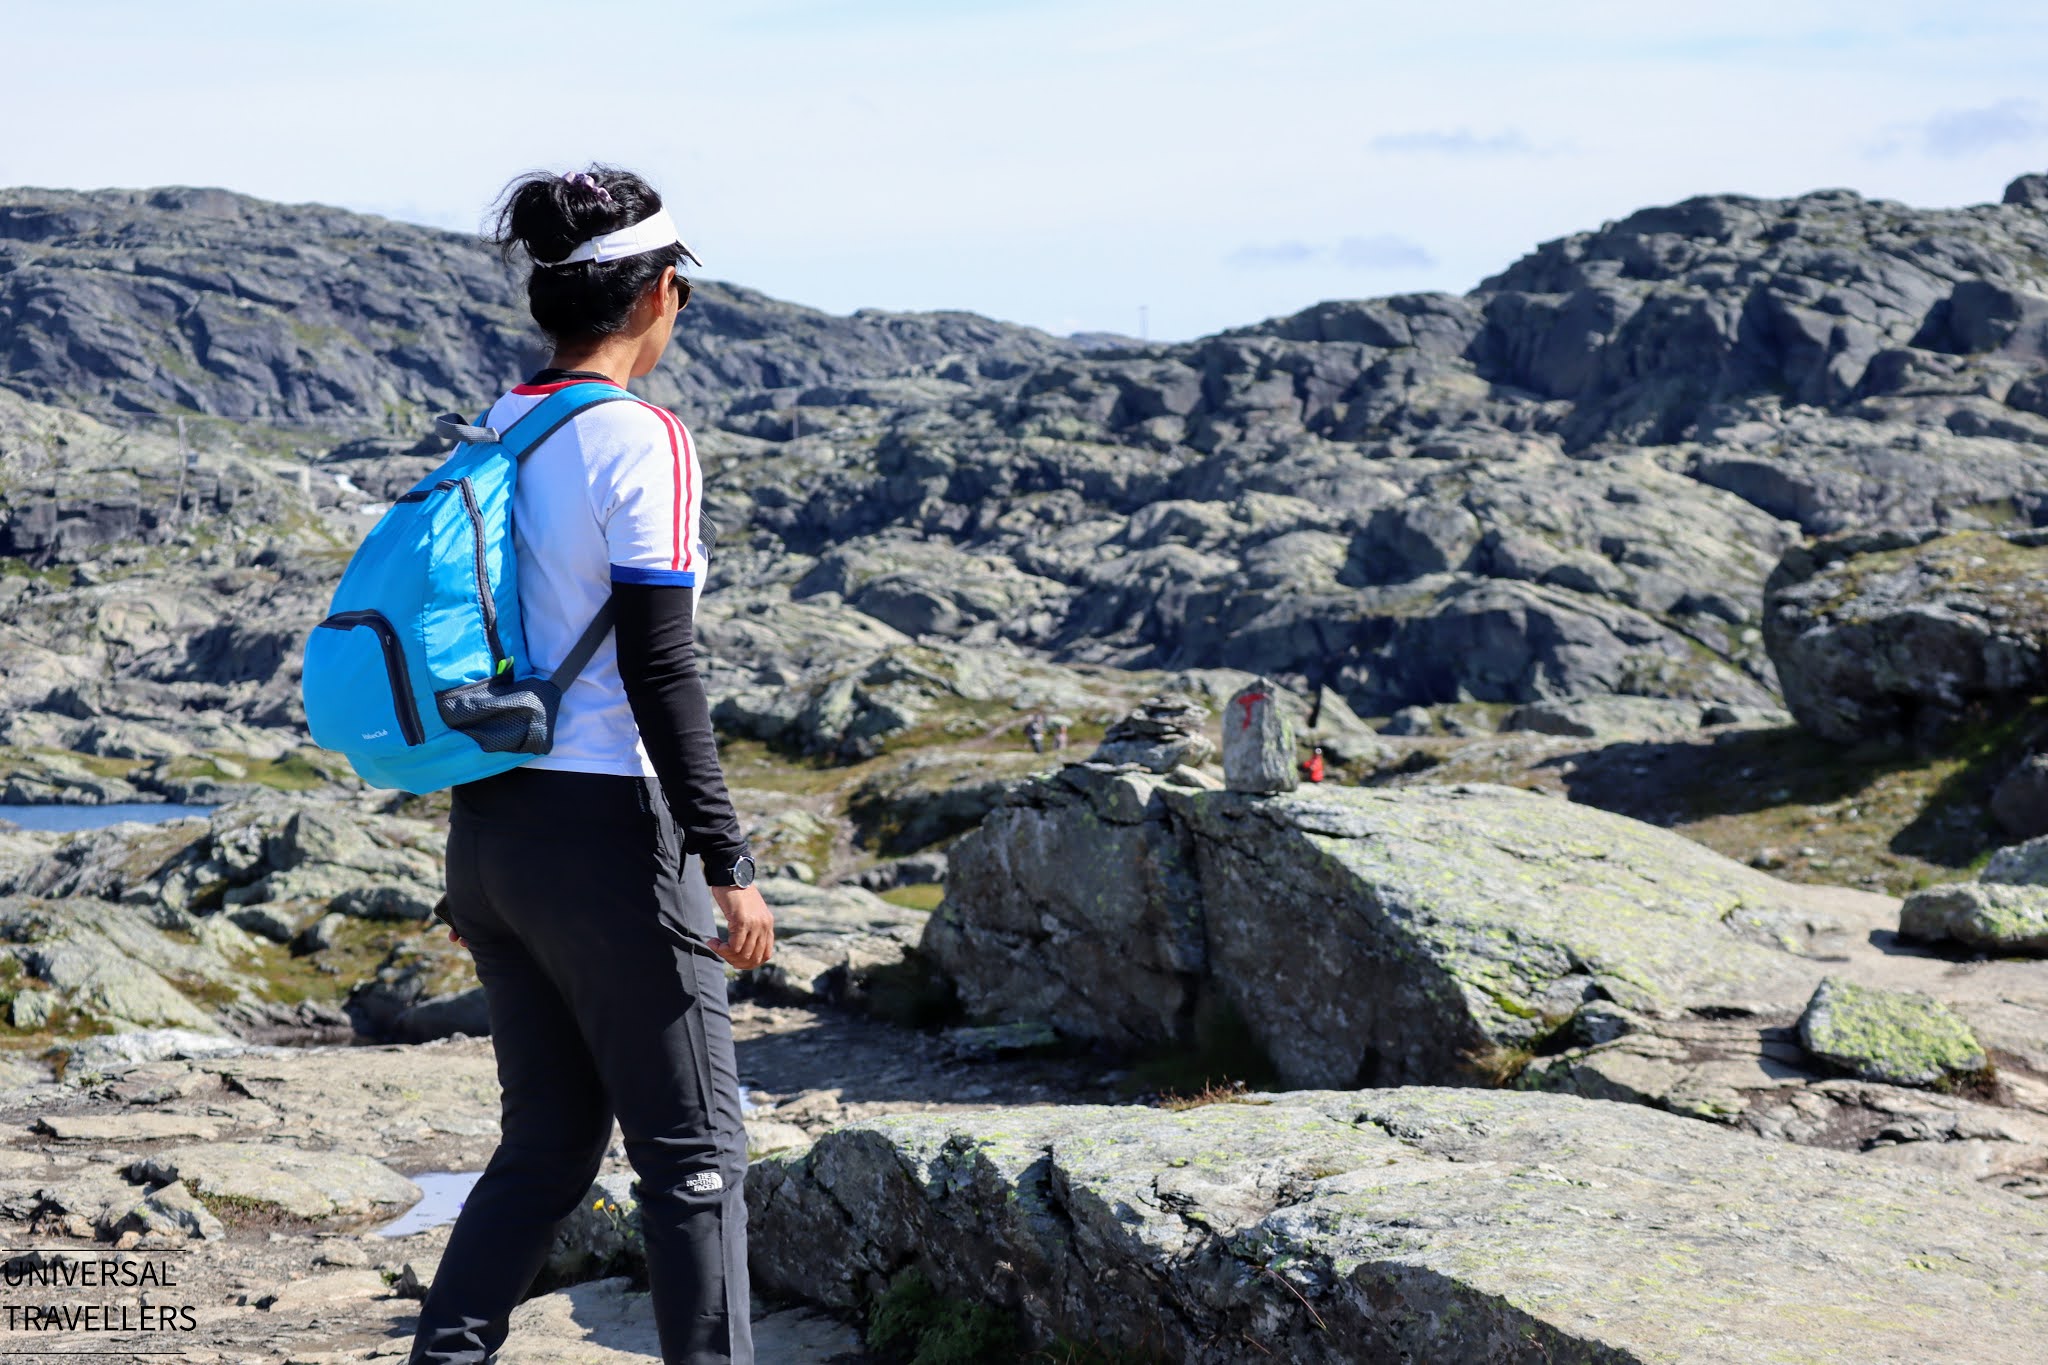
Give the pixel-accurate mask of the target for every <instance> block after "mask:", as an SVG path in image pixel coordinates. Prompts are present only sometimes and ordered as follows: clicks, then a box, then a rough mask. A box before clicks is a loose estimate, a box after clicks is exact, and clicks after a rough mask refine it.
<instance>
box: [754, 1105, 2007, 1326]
mask: <svg viewBox="0 0 2048 1365" xmlns="http://www.w3.org/2000/svg"><path fill="white" fill-rule="evenodd" d="M748 1207H749V1228H750V1239H751V1243H752V1246H753V1254H754V1270H755V1283H756V1284H757V1286H758V1287H759V1288H760V1289H761V1290H762V1291H764V1292H766V1293H771V1294H784V1295H791V1296H795V1297H797V1298H800V1299H802V1300H805V1301H808V1302H811V1303H815V1304H821V1305H825V1306H829V1307H834V1308H840V1309H846V1308H851V1307H853V1306H855V1305H856V1304H859V1303H863V1302H866V1301H868V1299H869V1297H870V1296H871V1295H873V1294H875V1293H877V1292H879V1290H880V1289H881V1288H882V1287H883V1286H884V1285H885V1284H886V1283H888V1282H889V1280H890V1278H891V1277H892V1276H894V1275H896V1274H898V1273H900V1272H902V1271H903V1270H906V1269H914V1270H916V1271H917V1272H918V1273H920V1274H922V1275H923V1276H924V1277H925V1278H926V1279H927V1280H928V1281H929V1282H930V1283H931V1284H932V1285H933V1286H934V1287H935V1288H936V1289H937V1291H938V1292H939V1293H940V1294H942V1295H946V1296H951V1297H958V1298H965V1299H967V1300H969V1301H974V1302H987V1303H990V1304H992V1305H994V1306H999V1307H1000V1308H1001V1309H1002V1310H1004V1311H1007V1312H1010V1313H1013V1314H1015V1315H1016V1316H1017V1317H1018V1319H1020V1320H1021V1323H1022V1327H1023V1331H1024V1334H1025V1336H1026V1339H1027V1341H1028V1342H1029V1343H1032V1344H1037V1345H1046V1344H1049V1343H1050V1342H1051V1341H1052V1339H1053V1338H1054V1337H1056V1336H1065V1337H1068V1338H1072V1339H1076V1340H1087V1341H1091V1342H1095V1343H1098V1345H1099V1347H1100V1348H1101V1349H1105V1350H1109V1351H1119V1350H1121V1351H1132V1352H1134V1351H1141V1350H1142V1351H1149V1352H1155V1353H1161V1354H1164V1355H1165V1356H1166V1357H1168V1358H1171V1359H1186V1360H1203V1361H1216V1362H1219V1365H1225V1363H1233V1362H1253V1361H1264V1360H1269V1359H1273V1358H1284V1359H1290V1360H1299V1361H1327V1362H1333V1363H1334V1362H1339V1361H1355V1360H1361V1359H1373V1360H1378V1359H1388V1360H1392V1359H1407V1360H1415V1361H1460V1362H1517V1363H1518V1365H1536V1362H1540V1361H1560V1360H1586V1361H1617V1362H1618V1361H1624V1360H1629V1361H1634V1360H1665V1359H1668V1360H1679V1359H1683V1360H1687V1361H1701V1362H1726V1363H1727V1365H1737V1363H1738V1362H1741V1363H1745V1365H1746V1362H1749V1361H1753V1360H1758V1359H1762V1358H1767V1357H1768V1356H1769V1355H1770V1354H1772V1353H1774V1352H1780V1353H1781V1352H1783V1351H1784V1350H1785V1349H1786V1343H1787V1342H1788V1340H1791V1339H1795V1338H1796V1341H1797V1346H1796V1350H1797V1351H1798V1352H1799V1353H1801V1354H1802V1355H1804V1356H1806V1357H1809V1358H1813V1359H1828V1358H1840V1359H1844V1360H1860V1359H1881V1358H1887V1357H1896V1358H1900V1359H1928V1360H1935V1359H1946V1358H1949V1357H1950V1356H1952V1355H1953V1354H1954V1350H1955V1343H1956V1342H1957V1341H1959V1340H1967V1341H1968V1342H1969V1343H1970V1344H1969V1348H1968V1349H1969V1352H1970V1355H1971V1358H1972V1359H1973V1360H1981V1361H1983V1362H1985V1363H1986V1365H2020V1363H2021V1362H2026V1361H2031V1360H2032V1359H2033V1358H2034V1357H2035V1355H2036V1354H2037V1353H2038V1346H2037V1343H2038V1341H2039V1339H2040V1335H2041V1333H2042V1332H2043V1331H2048V1318H2043V1317H2042V1311H2041V1309H2040V1307H2039V1304H2040V1303H2041V1302H2042V1299H2041V1297H2040V1295H2039V1294H2038V1293H2037V1292H2034V1290H2033V1288H2032V1287H2033V1286H2036V1285H2037V1284H2038V1285H2040V1286H2041V1287H2042V1288H2048V1272H2044V1268H2043V1266H2042V1263H2041V1260H2040V1257H2039V1256H2038V1255H2037V1254H2036V1253H2035V1251H2034V1250H2033V1249H2032V1248H2033V1242H2034V1241H2035V1239H2036V1238H2037V1236H2038V1233H2039V1232H2040V1230H2041V1228H2042V1226H2043V1219H2042V1214H2041V1212H2040V1210H2038V1209H2037V1208H2034V1207H2033V1206H2032V1205H2030V1204H2029V1203H2028V1202H2026V1201H2023V1200H2018V1199H2014V1198H2012V1197H2011V1196H2009V1195H2004V1194H2002V1193H1999V1192H1996V1191H1980V1190H1976V1189H1973V1188H1971V1187H1969V1186H1968V1185H1966V1184H1963V1183H1961V1182H1957V1181H1954V1180H1952V1179H1945V1178H1936V1177H1931V1176H1929V1175H1926V1174H1923V1173H1921V1172H1918V1171H1911V1170H1908V1169H1905V1168H1900V1167H1887V1166H1882V1165H1878V1164H1875V1163H1870V1162H1858V1161H1856V1160H1854V1159H1853V1158H1846V1157H1844V1156H1843V1155H1841V1154H1838V1153H1830V1152H1817V1151H1808V1150H1801V1149H1798V1148H1792V1147H1785V1146H1778V1145H1769V1144H1764V1143H1759V1142H1757V1141H1755V1140H1754V1139H1752V1138H1749V1137H1747V1136H1746V1135H1741V1134H1733V1133H1728V1132H1724V1131H1718V1130H1716V1129H1714V1128H1713V1127H1711V1126H1709V1125H1706V1124H1700V1123H1695V1122H1691V1121H1688V1120H1684V1119H1679V1118H1675V1117H1672V1116H1670V1115H1665V1114H1659V1113H1655V1112H1653V1111H1650V1110H1646V1109H1640V1108H1634V1107H1630V1106H1621V1105H1613V1104H1603V1103H1597V1102H1592V1101H1586V1100H1579V1099H1574V1098H1567V1097H1562V1096H1550V1095H1530V1094H1502V1093H1491V1094H1490V1093H1485V1092H1480V1091H1473V1090H1391V1091H1363V1092H1357V1093H1331V1092H1309V1093H1303V1094H1289V1095H1274V1096H1262V1097H1259V1098H1258V1099H1257V1100H1256V1101H1254V1102H1251V1103H1243V1104H1232V1103H1223V1104H1212V1105H1207V1106H1204V1107H1200V1108H1196V1109H1191V1110H1186V1111H1183V1112H1179V1113H1173V1112H1167V1111H1162V1110H1158V1109H1146V1108H1131V1109H1115V1108H1099V1107H1090V1106H1070V1107H1064V1108H1045V1109H1029V1108H1027V1109H1012V1110H1005V1111H1001V1112H1000V1113H991V1114H983V1115H975V1114H966V1115H959V1114H948V1115H899V1116H895V1117H891V1118H883V1119H873V1120H866V1121H860V1122H854V1123H850V1124H846V1125H843V1126H841V1127H840V1128H838V1129H836V1130H835V1131H833V1132H831V1133H829V1134H827V1135H826V1136H824V1137H823V1138H822V1139H821V1140H820V1141H819V1142H818V1143H817V1144H816V1145H815V1146H813V1147H812V1148H810V1149H809V1151H808V1152H806V1153H805V1154H804V1155H803V1156H801V1157H799V1158H796V1159H794V1160H777V1159H770V1160H768V1161H764V1162H761V1163H758V1164H757V1165H756V1166H755V1167H754V1168H753V1169H752V1170H751V1171H750V1172H749V1176H748ZM1844 1210H1850V1211H1853V1212H1852V1213H1851V1214H1850V1215H1849V1216H1845V1214H1844ZM1730 1227H1735V1228H1740V1229H1742V1230H1743V1231H1742V1232H1741V1233H1740V1234H1739V1235H1731V1234H1730V1233H1729V1232H1728V1229H1729V1228H1730ZM1937 1247H1940V1248H1946V1249H1947V1251H1946V1253H1945V1254H1944V1253H1939V1252H1936V1251H1935V1248H1937ZM1652 1264H1656V1265H1663V1266H1665V1267H1666V1268H1667V1272H1668V1273H1666V1274H1661V1275H1647V1276H1646V1275H1644V1274H1643V1273H1642V1268H1643V1267H1644V1266H1646V1265H1652ZM1900 1264H1916V1265H1919V1266H1920V1267H1921V1269H1920V1270H1919V1271H1917V1272H1916V1273H1914V1274H1913V1275H1910V1276H1901V1275H1899V1274H1898V1273H1897V1272H1896V1270H1895V1267H1896V1266H1898V1265H1900ZM1674 1267H1675V1268H1674ZM1871 1304H1883V1305H1884V1306H1885V1311H1883V1312H1881V1313H1873V1312H1872V1311H1870V1309H1869V1305H1871ZM1788 1320H1790V1321H1792V1322H1795V1323H1796V1324H1797V1325H1796V1327H1793V1328H1789V1329H1788V1327H1787V1326H1786V1323H1787V1321H1788Z"/></svg>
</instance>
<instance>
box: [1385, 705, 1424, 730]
mask: <svg viewBox="0 0 2048 1365" xmlns="http://www.w3.org/2000/svg"><path fill="white" fill-rule="evenodd" d="M1385 733H1387V734H1390V735H1401V736H1403V737H1407V736H1411V735H1433V734H1435V733H1436V717H1435V716H1432V715H1431V714H1430V713H1429V709H1428V708H1427V707H1423V706H1404V707H1402V708H1401V709H1400V710H1398V711H1396V712H1394V714H1393V715H1391V716H1389V717H1388V718H1387V723H1386V727H1385Z"/></svg>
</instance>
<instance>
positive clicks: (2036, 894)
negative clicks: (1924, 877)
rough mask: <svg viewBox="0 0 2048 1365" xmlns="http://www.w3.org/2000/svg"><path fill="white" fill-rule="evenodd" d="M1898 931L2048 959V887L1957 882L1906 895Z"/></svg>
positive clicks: (1919, 937) (2002, 953)
mask: <svg viewBox="0 0 2048 1365" xmlns="http://www.w3.org/2000/svg"><path fill="white" fill-rule="evenodd" d="M1899 932H1900V933H1901V934H1903V935H1904V936H1905V937H1907V938H1912V939H1920V940H1923V941H1926V942H1932V943H1940V942H1944V941H1946V942H1951V943H1958V944H1961V945H1962V946H1963V947H1965V948H1973V949H1975V950H1977V951H1978V952H1984V953H1996V954H2000V955H2005V954H2020V955H2025V956H2031V957H2048V886H2039V885H2034V884H2024V885H2006V884H2001V883H1996V882H1953V883H1950V884H1949V885H1947V886H1931V887H1928V888H1926V889H1925V890H1921V891H1915V892H1914V893H1913V894H1912V895H1910V896H1908V897H1906V900H1905V903H1904V904H1903V905H1902V906H1901V907H1900V908H1899Z"/></svg>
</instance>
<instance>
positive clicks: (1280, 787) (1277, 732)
mask: <svg viewBox="0 0 2048 1365" xmlns="http://www.w3.org/2000/svg"><path fill="white" fill-rule="evenodd" d="M1279 694H1280V689H1279V688H1277V687H1275V686H1273V684H1272V683H1271V682H1269V681H1267V680H1266V679H1264V678H1260V679H1259V680H1258V681H1256V682H1254V683H1251V684H1249V685H1247V686H1245V687H1241V688H1239V689H1238V691H1237V693H1236V695H1234V696H1232V697H1231V699H1230V703H1229V705H1227V706H1225V707H1224V708H1223V785H1224V786H1226V787H1228V788H1229V789H1230V790H1231V791H1234V792H1291V791H1293V790H1294V788H1295V786H1296V785H1297V784H1298V783H1299V781H1300V780H1301V779H1300V776H1299V774H1298V772H1297V771H1296V769H1295V766H1294V726H1293V725H1292V724H1291V723H1290V722H1289V721H1288V719H1287V713H1286V712H1284V711H1282V710H1281V709H1280V707H1279V704H1278V703H1279Z"/></svg>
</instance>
